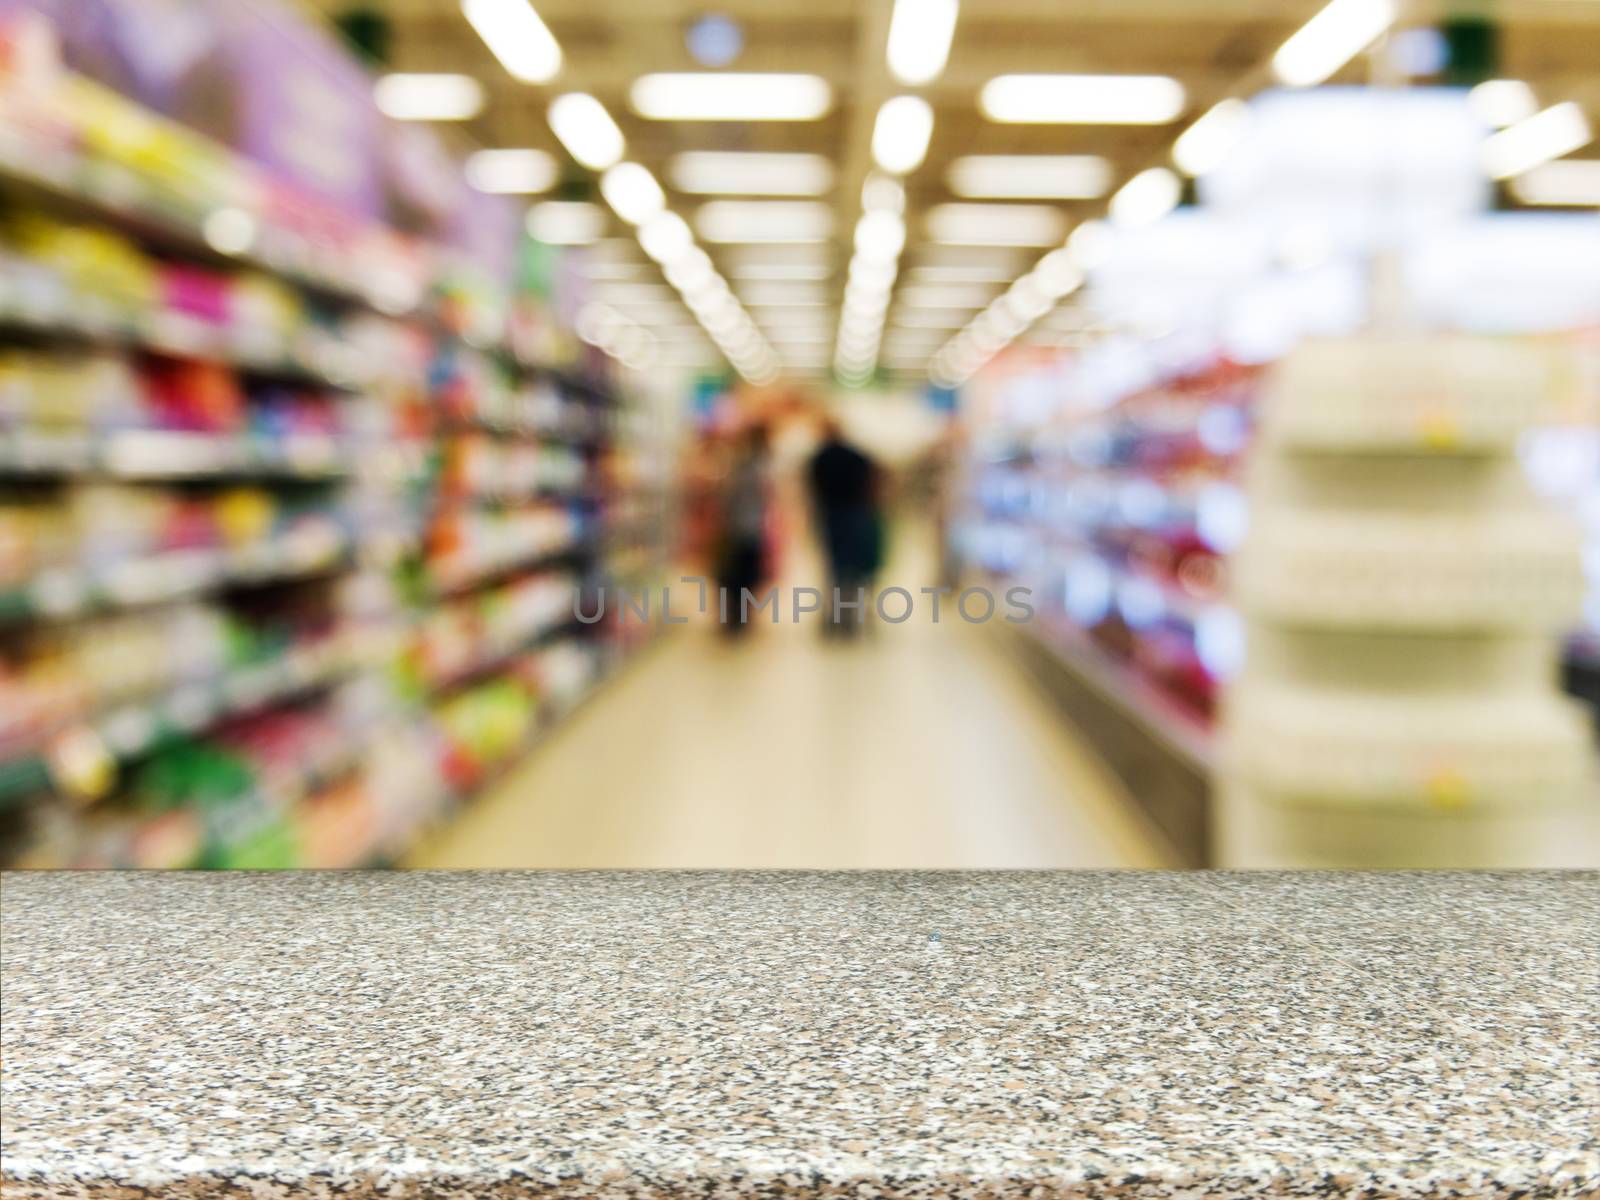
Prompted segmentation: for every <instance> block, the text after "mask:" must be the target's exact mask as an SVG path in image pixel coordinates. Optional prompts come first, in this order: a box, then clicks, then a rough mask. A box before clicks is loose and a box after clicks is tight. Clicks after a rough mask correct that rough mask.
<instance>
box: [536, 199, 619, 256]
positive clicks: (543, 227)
mask: <svg viewBox="0 0 1600 1200" xmlns="http://www.w3.org/2000/svg"><path fill="white" fill-rule="evenodd" d="M605 224H606V215H605V213H604V212H603V211H601V209H600V206H599V205H597V204H589V203H587V202H585V201H582V200H546V201H545V202H544V203H543V204H535V205H534V206H533V207H532V208H530V209H529V210H528V234H529V236H530V237H532V238H534V239H535V240H537V241H541V242H544V243H545V244H546V245H549V246H582V245H586V244H587V243H589V242H592V241H594V240H595V239H596V238H597V237H599V236H600V231H601V230H602V229H604V228H605Z"/></svg>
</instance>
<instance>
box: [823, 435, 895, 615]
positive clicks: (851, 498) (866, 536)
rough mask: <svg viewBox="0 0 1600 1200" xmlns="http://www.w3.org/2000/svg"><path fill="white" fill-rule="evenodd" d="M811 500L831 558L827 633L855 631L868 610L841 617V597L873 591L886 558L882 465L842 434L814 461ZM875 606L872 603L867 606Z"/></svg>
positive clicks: (846, 598) (825, 606)
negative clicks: (881, 507)
mask: <svg viewBox="0 0 1600 1200" xmlns="http://www.w3.org/2000/svg"><path fill="white" fill-rule="evenodd" d="M809 477H810V478H809V481H810V484H811V500H812V504H813V506H814V508H815V511H816V518H817V531H818V533H819V535H820V536H821V539H822V550H823V553H824V554H825V555H826V556H827V559H828V574H829V589H830V590H829V593H828V595H827V597H826V598H825V599H824V601H823V614H824V616H825V618H826V622H825V625H824V628H825V629H826V630H828V631H829V632H837V631H839V630H841V629H854V628H856V627H858V626H859V625H860V621H861V614H862V612H864V609H849V608H845V609H842V610H841V611H839V612H838V613H836V612H835V608H834V604H835V592H837V593H838V596H839V598H840V599H842V600H844V601H847V602H848V601H855V600H857V599H858V598H859V597H858V595H857V593H858V592H864V591H866V590H869V589H870V588H871V585H872V577H873V576H874V575H876V574H877V572H878V567H879V566H880V565H881V564H880V559H881V558H882V536H883V534H882V519H881V515H880V513H879V511H878V469H877V466H876V464H874V463H873V461H872V460H871V459H870V458H868V457H867V456H866V455H865V454H863V453H861V451H859V450H857V449H856V448H855V447H854V446H851V445H849V444H848V443H847V442H845V441H844V440H843V439H842V438H840V437H838V436H837V435H834V436H830V437H829V438H828V440H827V441H825V442H824V443H823V445H822V448H821V449H819V450H818V451H817V452H816V454H815V455H814V456H813V457H812V459H811V467H810V471H809ZM867 602H868V603H870V600H868V601H867Z"/></svg>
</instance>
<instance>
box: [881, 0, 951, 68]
mask: <svg viewBox="0 0 1600 1200" xmlns="http://www.w3.org/2000/svg"><path fill="white" fill-rule="evenodd" d="M960 7H961V6H960V4H959V3H958V0H895V5H894V13H893V15H892V16H891V17H890V18H889V44H888V51H887V59H888V63H889V73H890V74H891V75H893V76H894V77H895V78H896V79H898V80H899V81H900V82H901V83H903V84H906V85H907V86H910V87H919V86H921V85H922V84H925V83H931V82H933V81H934V80H935V79H937V78H938V77H939V73H940V72H941V71H943V70H944V65H945V63H946V62H947V61H948V60H949V58H950V42H951V40H952V39H953V38H954V37H955V32H956V16H957V14H958V13H959V11H960Z"/></svg>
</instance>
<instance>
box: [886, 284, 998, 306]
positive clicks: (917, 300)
mask: <svg viewBox="0 0 1600 1200" xmlns="http://www.w3.org/2000/svg"><path fill="white" fill-rule="evenodd" d="M993 299H994V289H993V288H991V287H982V286H976V287H974V286H967V287H960V286H957V285H945V286H943V287H940V286H938V285H937V284H923V285H921V286H908V287H904V288H901V289H900V303H901V304H902V305H904V306H905V307H906V308H982V307H983V306H984V305H985V304H988V303H989V301H991V300H993Z"/></svg>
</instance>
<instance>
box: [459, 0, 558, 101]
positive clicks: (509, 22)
mask: <svg viewBox="0 0 1600 1200" xmlns="http://www.w3.org/2000/svg"><path fill="white" fill-rule="evenodd" d="M461 13H462V15H463V16H465V17H466V18H467V23H468V24H469V25H471V26H472V28H473V29H475V30H477V33H478V36H479V37H480V38H482V39H483V44H484V45H486V46H488V47H489V50H490V52H491V53H493V55H494V56H495V57H496V58H498V59H499V60H500V65H501V66H503V67H504V68H505V69H506V70H507V71H509V72H510V73H511V75H512V76H513V78H516V79H520V80H521V81H522V82H523V83H546V82H548V81H549V80H551V79H554V78H555V75H556V72H558V71H559V70H561V47H560V46H559V45H557V44H556V39H555V38H554V37H552V36H551V34H550V30H549V28H547V27H546V25H545V23H544V22H543V21H542V20H540V19H539V14H538V13H536V12H535V11H534V10H533V5H531V4H529V3H528V0H461Z"/></svg>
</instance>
